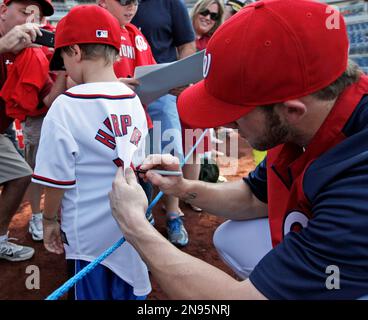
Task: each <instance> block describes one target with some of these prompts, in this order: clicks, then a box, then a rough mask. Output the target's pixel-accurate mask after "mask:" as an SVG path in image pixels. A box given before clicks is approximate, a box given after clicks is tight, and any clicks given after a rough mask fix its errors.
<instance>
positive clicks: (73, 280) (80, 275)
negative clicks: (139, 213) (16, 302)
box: [45, 129, 208, 300]
mask: <svg viewBox="0 0 368 320" xmlns="http://www.w3.org/2000/svg"><path fill="white" fill-rule="evenodd" d="M207 131H208V129H206V130H204V131H203V133H202V134H201V136H200V137H199V139H198V140H197V142H196V143H195V144H194V146H193V148H192V149H191V150H190V151H189V152H188V154H187V156H186V157H185V158H184V161H183V162H182V163H181V164H180V168H182V167H183V166H184V164H185V163H186V162H187V161H188V159H189V158H190V157H191V155H192V154H193V152H194V150H195V149H196V148H197V147H198V145H199V144H200V143H201V141H202V140H203V138H204V136H205V135H206V133H207ZM163 195H164V193H163V192H162V191H160V192H159V193H158V194H157V196H156V197H155V199H153V201H152V202H151V204H150V205H149V206H148V208H147V212H150V211H151V210H152V209H153V207H154V206H155V205H156V204H157V202H158V201H159V200H160V199H161V197H162V196H163ZM124 242H125V239H124V237H122V238H121V239H120V240H119V241H117V242H116V243H115V244H113V245H112V246H111V247H110V248H108V249H107V250H106V251H104V252H103V253H102V254H101V255H100V256H99V257H97V258H96V259H95V260H94V261H92V262H91V263H89V264H88V265H87V266H86V267H84V268H83V269H82V270H81V271H79V272H78V273H77V274H76V275H74V276H73V277H72V278H70V279H69V280H68V281H66V282H65V283H64V284H63V285H62V286H61V287H60V288H58V289H56V290H55V291H54V292H53V293H51V294H50V295H49V296H48V297H47V298H46V299H45V300H58V299H59V298H60V297H61V296H63V295H64V294H65V293H66V292H68V291H69V289H70V288H71V287H73V286H74V285H75V284H76V283H77V282H78V281H79V280H81V279H82V278H83V277H84V276H86V275H87V274H88V273H89V272H90V271H92V270H93V269H94V268H95V267H97V265H99V264H100V263H101V262H102V261H103V260H105V259H106V258H107V257H108V256H109V255H110V254H112V253H113V252H114V251H115V250H116V249H118V248H119V247H120V246H121V245H122V244H123V243H124Z"/></svg>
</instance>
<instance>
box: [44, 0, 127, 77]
mask: <svg viewBox="0 0 368 320" xmlns="http://www.w3.org/2000/svg"><path fill="white" fill-rule="evenodd" d="M120 33H121V28H120V25H119V22H118V20H117V19H116V18H115V17H114V16H113V15H112V14H111V13H110V12H108V11H107V10H106V9H103V8H101V7H99V6H97V5H79V6H75V7H74V8H73V9H71V10H70V11H69V13H68V14H67V15H66V16H65V17H64V18H62V19H61V20H60V21H59V23H58V25H57V27H56V32H55V53H54V55H53V57H52V59H51V62H50V69H51V70H63V69H64V62H63V59H62V58H61V50H60V49H61V48H62V47H66V46H70V45H73V44H86V43H90V44H107V45H111V46H113V47H114V48H116V49H117V50H120V45H121V38H120Z"/></svg>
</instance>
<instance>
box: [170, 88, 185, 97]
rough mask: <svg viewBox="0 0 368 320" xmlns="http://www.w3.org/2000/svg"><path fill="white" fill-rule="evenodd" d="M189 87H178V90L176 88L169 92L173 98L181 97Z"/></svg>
mask: <svg viewBox="0 0 368 320" xmlns="http://www.w3.org/2000/svg"><path fill="white" fill-rule="evenodd" d="M188 87H189V86H183V87H177V88H174V89H171V90H170V91H169V93H170V94H172V95H173V96H176V97H179V96H180V94H181V93H182V92H183V91H184V90H185V89H186V88H188Z"/></svg>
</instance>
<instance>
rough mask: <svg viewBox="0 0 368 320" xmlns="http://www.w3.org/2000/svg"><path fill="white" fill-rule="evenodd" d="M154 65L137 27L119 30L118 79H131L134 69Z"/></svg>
mask: <svg viewBox="0 0 368 320" xmlns="http://www.w3.org/2000/svg"><path fill="white" fill-rule="evenodd" d="M150 64H156V61H155V58H154V57H153V54H152V51H151V47H150V46H149V44H148V42H147V40H146V38H145V37H144V36H143V34H142V33H141V32H140V31H139V30H138V28H137V27H135V26H134V25H132V24H131V23H128V24H127V25H125V28H121V47H120V60H119V61H117V62H116V63H115V65H114V71H115V74H116V76H117V77H118V78H133V77H134V70H135V67H138V66H145V65H150ZM144 109H145V111H146V117H147V123H148V128H152V120H151V118H150V117H149V115H148V113H147V110H146V109H147V108H146V106H144Z"/></svg>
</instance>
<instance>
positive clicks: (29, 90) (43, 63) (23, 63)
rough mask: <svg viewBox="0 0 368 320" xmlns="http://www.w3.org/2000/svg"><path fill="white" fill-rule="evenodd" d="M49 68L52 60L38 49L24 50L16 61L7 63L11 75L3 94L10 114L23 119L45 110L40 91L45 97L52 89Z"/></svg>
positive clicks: (7, 111)
mask: <svg viewBox="0 0 368 320" xmlns="http://www.w3.org/2000/svg"><path fill="white" fill-rule="evenodd" d="M48 69H49V62H48V60H47V58H46V56H45V54H44V53H43V51H42V49H39V48H28V49H25V50H23V51H22V52H21V53H20V54H19V55H17V57H16V58H15V60H14V63H13V64H12V65H8V70H7V71H8V77H7V79H6V81H5V84H4V86H3V88H2V90H1V93H0V96H1V97H2V98H3V100H4V101H5V105H6V113H7V114H8V115H9V116H10V117H12V118H16V119H19V120H21V121H23V120H24V119H25V117H26V116H36V115H40V114H42V113H45V112H46V111H45V110H44V108H45V106H44V104H43V102H42V98H40V92H41V91H43V94H42V96H43V97H45V96H46V95H47V94H48V93H49V91H50V90H51V86H50V83H49V81H50V80H49V74H48ZM45 85H46V88H45ZM41 110H42V111H41Z"/></svg>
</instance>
